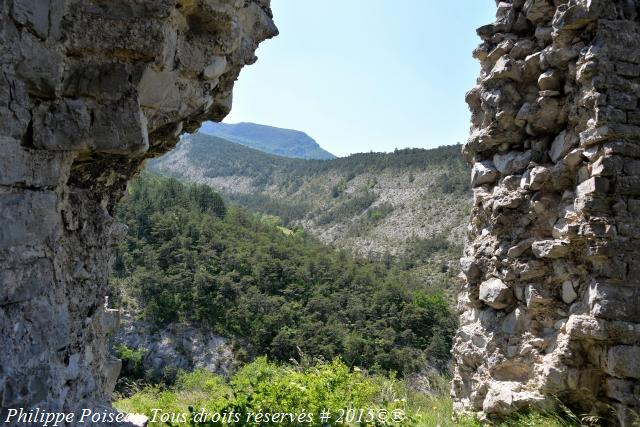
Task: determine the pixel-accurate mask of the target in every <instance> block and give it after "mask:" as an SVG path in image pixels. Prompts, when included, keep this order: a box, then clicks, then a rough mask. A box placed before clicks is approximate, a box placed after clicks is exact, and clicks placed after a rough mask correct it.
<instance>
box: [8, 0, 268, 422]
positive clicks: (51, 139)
mask: <svg viewBox="0 0 640 427" xmlns="http://www.w3.org/2000/svg"><path fill="white" fill-rule="evenodd" d="M276 34H277V29H276V28H275V26H274V24H273V22H272V17H271V11H270V9H269V0H0V225H1V227H0V348H1V349H2V350H1V351H0V417H2V419H3V420H4V417H5V415H6V413H7V411H8V409H9V408H20V407H22V408H25V410H29V409H33V408H36V407H39V408H41V409H46V410H49V411H74V410H77V409H78V408H85V407H86V408H100V407H108V403H109V400H110V395H111V392H112V390H113V387H114V384H115V380H116V378H117V375H118V371H119V368H120V362H119V361H117V360H111V359H110V358H109V356H108V348H107V342H108V336H109V335H110V334H111V333H112V332H113V330H114V328H115V325H116V324H117V319H116V315H115V314H114V313H113V312H111V311H109V310H106V309H105V306H104V301H105V294H106V292H107V280H108V276H109V273H110V266H109V264H110V255H111V246H112V245H114V244H115V243H116V242H117V241H118V239H119V238H120V237H122V236H123V235H124V231H125V230H124V229H123V228H124V226H123V225H120V224H117V223H115V222H114V221H113V219H112V217H111V212H112V209H113V206H114V204H115V203H116V202H117V200H118V199H119V198H120V197H121V196H122V194H123V192H124V190H125V186H126V182H127V180H128V179H130V178H131V177H132V176H133V175H134V174H135V173H136V172H137V171H139V170H140V169H141V168H142V166H143V164H144V161H145V159H146V158H149V157H153V156H157V155H159V154H162V153H163V152H165V151H167V150H169V149H170V148H172V147H173V146H174V145H175V144H176V142H177V139H178V135H179V134H180V133H181V132H183V131H193V130H195V129H196V128H197V127H198V126H199V124H200V122H202V121H203V120H207V119H210V120H221V119H222V118H223V117H224V116H225V115H226V114H227V113H228V112H229V109H230V107H231V90H232V87H233V84H234V81H235V80H236V78H237V76H238V74H239V72H240V69H241V68H242V67H243V66H244V65H245V64H251V63H253V62H254V61H255V59H256V57H255V55H254V52H255V50H256V48H257V45H258V43H259V42H261V41H262V40H264V39H266V38H270V37H272V36H274V35H276Z"/></svg>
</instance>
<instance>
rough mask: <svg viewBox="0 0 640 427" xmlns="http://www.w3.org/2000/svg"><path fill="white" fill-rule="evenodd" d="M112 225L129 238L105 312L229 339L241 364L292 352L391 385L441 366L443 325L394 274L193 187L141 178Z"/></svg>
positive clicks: (450, 325)
mask: <svg viewBox="0 0 640 427" xmlns="http://www.w3.org/2000/svg"><path fill="white" fill-rule="evenodd" d="M365 156H366V155H365ZM414 157H416V156H413V155H411V156H406V159H407V161H409V160H408V159H410V158H414ZM417 157H418V158H419V156H417ZM403 161H405V160H403V156H399V157H398V162H403ZM295 162H296V161H292V164H295ZM313 163H315V162H313ZM317 164H318V166H317V167H318V168H320V167H322V166H321V164H322V162H321V161H319V162H318V163H317ZM236 167H240V166H238V165H236ZM265 167H268V166H265ZM350 167H353V166H350ZM117 218H118V220H119V221H121V222H123V223H125V224H126V225H127V226H128V227H129V230H128V237H127V239H126V242H124V243H123V244H121V245H120V247H119V248H118V249H117V251H116V257H115V262H114V271H113V279H112V282H113V284H114V286H113V294H112V301H114V302H115V304H117V305H119V306H120V307H125V308H127V307H128V308H130V309H134V310H135V311H137V312H138V313H139V316H140V317H142V318H145V319H147V320H150V321H152V322H154V323H155V324H157V325H158V327H160V326H162V325H163V324H167V323H171V322H188V323H193V324H198V325H200V326H202V327H204V328H208V329H210V330H212V331H214V332H215V333H217V334H220V335H223V336H227V337H232V338H233V339H234V340H236V342H237V343H238V346H239V347H241V348H242V349H243V350H242V351H241V353H242V352H244V354H245V358H246V359H247V360H250V359H252V358H253V357H255V356H258V355H267V356H269V357H270V358H272V359H275V360H281V361H287V360H289V359H291V358H297V357H298V356H299V354H300V352H302V353H304V354H306V355H308V356H312V357H319V358H323V359H325V360H331V359H333V358H334V357H336V356H339V357H341V358H342V359H343V360H344V361H345V363H347V364H348V365H350V366H358V367H361V368H367V369H370V370H372V371H395V372H398V373H399V374H400V375H403V374H408V373H411V372H415V371H418V370H420V369H422V368H424V366H425V365H426V364H427V363H429V364H431V365H432V366H435V367H438V368H440V369H444V367H445V365H446V364H447V361H448V359H449V357H450V356H449V349H450V348H451V340H452V335H453V333H454V330H455V327H456V320H455V316H454V314H453V312H452V310H451V309H450V305H449V302H448V301H447V300H446V299H445V297H444V296H443V295H442V294H441V293H439V291H437V290H435V289H434V288H433V287H429V286H428V285H425V284H424V282H420V281H418V280H416V279H414V277H413V276H412V274H410V271H408V268H409V267H407V264H406V263H398V262H396V261H393V260H386V261H385V262H375V261H368V260H363V259H357V258H354V257H353V256H351V255H349V254H347V253H346V252H344V251H336V250H333V249H330V248H328V247H327V246H324V245H322V244H320V243H318V242H317V241H316V240H314V239H313V238H312V237H310V236H309V235H307V234H305V233H304V232H303V231H302V230H300V229H298V230H288V229H285V228H283V227H279V226H277V225H276V224H274V223H273V222H269V221H265V220H263V219H261V218H260V217H259V216H257V215H255V214H252V213H249V212H248V211H245V210H243V209H241V208H238V207H235V206H231V205H228V204H226V203H225V202H224V201H223V199H222V198H221V197H220V195H218V194H217V193H215V192H214V191H213V190H211V188H209V187H207V186H205V185H197V184H184V183H181V182H180V181H178V180H176V179H173V178H161V177H158V176H155V175H152V174H143V175H142V176H141V177H139V178H138V179H136V180H135V181H134V182H132V183H131V185H130V187H129V194H128V196H127V197H126V198H125V200H123V201H122V202H121V203H120V205H119V206H118V208H117Z"/></svg>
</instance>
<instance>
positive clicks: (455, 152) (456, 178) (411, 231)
mask: <svg viewBox="0 0 640 427" xmlns="http://www.w3.org/2000/svg"><path fill="white" fill-rule="evenodd" d="M151 168H152V169H153V170H154V171H157V172H158V173H161V174H165V175H170V176H174V177H177V178H181V179H187V180H190V181H195V182H201V183H206V184H208V185H210V186H212V187H213V188H215V189H216V190H218V191H220V192H222V193H224V194H225V196H226V197H228V198H230V199H231V200H233V201H234V202H237V203H239V204H241V205H242V206H245V207H247V208H250V209H252V210H257V211H260V212H263V213H267V214H270V215H274V216H276V217H278V218H279V220H280V221H282V224H283V225H285V226H288V227H293V226H295V225H301V226H303V227H304V228H305V230H308V231H309V232H310V233H312V234H313V235H314V236H316V237H317V238H319V239H320V240H321V241H323V242H324V243H328V244H332V245H334V246H337V247H340V248H345V249H347V250H349V251H350V252H351V253H355V254H358V255H361V256H367V257H370V258H375V259H383V258H384V257H385V256H387V255H393V256H398V257H401V258H402V257H404V258H412V256H413V255H414V254H416V253H421V252H424V249H425V248H429V247H432V246H434V245H435V246H438V247H440V246H456V247H457V248H458V250H460V248H461V244H462V242H463V239H464V238H463V231H464V225H463V224H465V221H466V218H467V216H468V210H469V207H470V200H471V196H470V191H469V185H468V172H467V169H466V166H465V164H464V162H463V160H462V156H461V154H460V146H449V147H440V148H437V149H432V150H422V149H405V150H397V151H396V152H394V153H389V154H386V153H363V154H355V155H352V156H349V157H346V158H338V159H334V160H301V159H291V158H284V157H279V156H274V155H269V154H266V153H263V152H260V151H257V150H252V149H250V148H247V147H244V146H241V145H239V144H235V143H231V142H229V141H226V140H224V139H221V138H217V137H213V136H209V135H203V134H194V135H190V136H187V137H185V138H184V139H183V140H182V142H181V143H180V145H179V146H178V148H177V149H176V150H174V151H173V152H171V153H170V154H169V155H167V156H165V157H163V158H161V159H158V160H156V161H154V162H152V163H151ZM454 258H455V257H454ZM444 261H445V263H448V264H453V258H450V259H447V260H444Z"/></svg>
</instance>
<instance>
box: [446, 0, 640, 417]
mask: <svg viewBox="0 0 640 427" xmlns="http://www.w3.org/2000/svg"><path fill="white" fill-rule="evenodd" d="M496 3H497V5H498V12H497V20H496V22H495V23H494V24H491V25H487V26H484V27H481V28H479V29H478V34H479V36H480V37H481V38H482V44H481V45H480V46H479V47H478V48H477V49H476V50H475V51H474V56H475V57H476V58H477V59H478V60H479V61H480V63H481V75H480V77H479V79H478V85H477V86H476V87H475V88H473V89H472V90H471V91H470V92H469V93H468V95H467V102H468V104H469V105H470V107H471V110H472V128H471V136H470V138H469V141H468V143H467V144H466V146H465V147H464V153H465V155H466V156H467V159H468V160H469V161H470V162H471V163H472V164H473V171H472V184H473V192H474V203H473V210H472V214H471V223H470V225H469V229H468V243H467V245H466V249H465V257H464V258H463V259H462V260H461V264H462V269H463V273H464V276H465V284H464V288H463V291H462V293H461V295H460V298H459V304H458V310H459V313H460V319H461V326H460V329H459V331H458V334H457V336H456V339H455V347H454V357H455V362H456V367H455V377H454V380H453V387H452V394H453V396H454V399H455V406H456V409H457V410H458V411H469V412H480V411H482V412H483V413H484V414H486V415H488V416H489V417H499V416H504V415H506V414H508V413H511V412H513V411H515V410H517V409H519V408H523V407H527V406H534V407H542V408H545V407H552V406H553V405H554V404H555V403H557V400H556V398H557V399H558V400H559V401H560V402H562V403H563V404H564V405H567V406H568V407H569V408H571V409H573V410H574V411H575V412H576V413H577V414H586V413H590V414H597V415H600V416H603V417H606V418H607V419H609V420H612V421H613V422H614V423H620V424H622V425H631V423H632V421H633V420H634V411H635V413H636V414H638V413H640V240H639V239H640V108H639V105H638V97H639V96H640V15H639V12H640V6H639V5H638V2H637V1H636V0H555V1H553V0H526V1H525V0H512V1H506V2H496Z"/></svg>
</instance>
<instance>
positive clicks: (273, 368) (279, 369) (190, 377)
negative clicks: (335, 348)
mask: <svg viewBox="0 0 640 427" xmlns="http://www.w3.org/2000/svg"><path fill="white" fill-rule="evenodd" d="M431 380H432V381H431V383H432V391H431V393H430V394H428V393H425V392H419V391H416V390H414V389H412V388H411V387H409V386H408V384H407V382H406V381H405V380H400V379H397V378H395V377H394V376H393V375H390V376H382V375H371V374H368V373H365V372H363V371H360V370H358V369H357V368H356V369H350V368H349V367H348V366H347V365H345V364H344V363H343V362H342V361H340V360H339V359H335V360H333V361H332V362H315V363H310V362H308V361H307V362H305V361H303V362H301V363H300V364H295V365H292V364H276V363H273V362H269V361H267V359H266V358H265V357H261V358H258V359H256V360H255V361H254V362H252V363H249V364H247V365H245V366H244V367H243V368H241V369H240V370H239V371H238V372H237V373H236V374H235V375H234V376H233V377H232V378H230V379H229V380H225V379H223V378H222V377H220V376H218V375H215V374H212V373H210V372H207V371H204V370H196V371H194V372H190V373H184V372H183V373H180V374H179V375H178V378H177V381H176V383H175V385H174V386H172V387H171V388H163V387H161V386H157V385H156V386H149V387H147V388H145V389H143V390H142V391H140V392H138V393H136V394H134V395H133V396H131V397H129V398H123V399H120V400H117V401H116V402H114V405H115V406H116V408H118V409H119V410H120V411H123V412H128V413H144V414H146V415H147V416H149V417H150V418H151V420H152V421H153V417H154V409H156V410H157V409H160V410H161V411H160V412H158V411H156V412H155V417H156V421H155V422H151V424H150V425H151V426H154V425H155V426H161V425H175V426H178V425H180V426H201V427H202V426H223V425H235V426H257V425H280V426H309V427H324V426H336V425H350V426H365V425H366V426H394V425H395V426H409V427H411V426H416V427H418V426H425V427H426V426H434V427H435V426H441V427H448V426H461V427H476V426H480V425H481V424H480V423H479V422H478V421H477V420H475V419H473V418H471V417H458V418H457V419H455V420H454V414H453V405H452V402H451V399H450V398H449V397H448V383H447V380H446V379H445V378H444V377H441V376H438V377H434V378H432V379H431ZM349 409H352V410H356V411H358V410H359V409H363V410H364V411H365V414H366V411H368V410H371V411H373V412H374V413H375V414H380V413H386V414H388V415H389V418H388V419H387V420H386V421H384V420H382V419H381V418H378V417H376V419H375V420H373V421H371V422H366V420H365V417H363V421H362V422H360V423H358V422H350V423H349V422H345V423H337V422H336V416H337V415H339V414H340V411H345V410H349ZM323 410H325V411H328V412H329V413H331V414H332V419H331V420H329V421H328V422H326V423H322V422H320V420H319V414H320V413H321V411H323ZM203 411H204V413H208V414H215V413H217V414H230V413H232V414H238V416H239V418H238V422H231V423H229V422H226V423H224V422H221V421H218V422H212V421H211V420H210V419H209V420H208V421H207V422H204V423H202V422H195V421H193V416H194V415H195V414H197V413H203ZM394 411H399V412H395V413H402V414H404V415H405V416H404V418H403V419H402V421H399V422H394V421H393V420H392V419H391V418H390V416H391V414H393V413H394ZM258 412H262V413H270V414H275V413H291V414H295V415H300V414H311V415H312V419H310V418H305V420H306V421H304V422H298V421H297V420H296V421H293V422H290V421H288V420H285V421H284V422H276V423H269V422H264V421H263V422H256V421H255V420H253V419H249V420H247V415H248V414H251V413H253V414H255V413H258ZM161 414H165V416H167V417H168V414H184V417H185V419H184V420H183V421H180V420H177V418H176V417H174V420H173V421H171V420H168V421H167V422H162V421H160V419H161ZM307 421H309V422H307ZM497 425H499V426H503V427H515V426H542V427H571V426H580V425H582V424H581V423H580V422H579V421H578V418H577V417H575V416H574V417H573V418H571V417H561V416H559V415H554V414H541V413H537V412H528V413H523V414H518V415H517V416H515V417H513V418H510V419H508V420H506V421H503V422H501V423H499V424H497Z"/></svg>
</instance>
